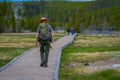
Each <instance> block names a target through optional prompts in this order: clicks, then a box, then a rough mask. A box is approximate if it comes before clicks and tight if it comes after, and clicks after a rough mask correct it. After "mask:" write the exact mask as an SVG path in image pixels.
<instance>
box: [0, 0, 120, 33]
mask: <svg viewBox="0 0 120 80" xmlns="http://www.w3.org/2000/svg"><path fill="white" fill-rule="evenodd" d="M23 4H24V10H25V12H24V14H21V10H20V9H19V10H18V14H19V15H22V17H23V18H22V19H21V20H19V22H20V25H19V27H18V28H19V31H18V32H20V30H21V29H25V30H31V31H36V28H37V26H38V23H39V18H40V17H41V16H46V17H48V18H49V23H50V24H51V25H52V27H55V26H61V27H64V28H65V29H67V28H70V27H74V28H75V30H76V31H77V32H80V29H81V31H82V29H99V28H102V29H105V30H109V29H111V28H112V29H114V30H120V26H119V22H120V19H119V17H120V15H119V13H120V0H109V1H108V0H96V1H91V2H70V1H39V2H36V1H34V2H24V3H23ZM0 6H1V7H0V32H8V31H9V30H7V29H10V26H11V25H12V29H13V32H16V26H15V25H16V23H15V17H14V14H13V9H12V8H11V7H9V6H11V3H7V2H3V3H0ZM11 16H12V17H11ZM5 17H6V18H5ZM91 26H92V27H91Z"/></svg>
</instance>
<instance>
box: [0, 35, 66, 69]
mask: <svg viewBox="0 0 120 80" xmlns="http://www.w3.org/2000/svg"><path fill="white" fill-rule="evenodd" d="M64 35H65V34H60V33H55V40H57V39H59V38H60V37H63V36H64ZM32 47H35V34H0V67H2V66H4V65H5V64H7V63H8V62H10V61H11V60H13V59H14V58H15V57H17V56H19V55H21V54H22V53H23V52H25V51H26V50H28V49H30V48H32Z"/></svg>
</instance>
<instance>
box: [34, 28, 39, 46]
mask: <svg viewBox="0 0 120 80" xmlns="http://www.w3.org/2000/svg"><path fill="white" fill-rule="evenodd" d="M39 29H40V27H39V26H38V29H37V32H36V40H35V45H36V46H37V45H38V36H39Z"/></svg>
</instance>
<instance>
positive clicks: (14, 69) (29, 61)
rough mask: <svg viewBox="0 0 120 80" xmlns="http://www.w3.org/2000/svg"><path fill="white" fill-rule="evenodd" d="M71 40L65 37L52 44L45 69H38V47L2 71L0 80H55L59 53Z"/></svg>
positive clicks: (70, 37)
mask: <svg viewBox="0 0 120 80" xmlns="http://www.w3.org/2000/svg"><path fill="white" fill-rule="evenodd" d="M73 39H74V36H65V37H63V38H61V39H59V40H57V41H56V42H54V43H53V44H52V49H51V50H50V54H49V61H48V67H47V68H45V67H40V54H39V47H37V48H34V49H31V50H29V51H28V52H26V53H25V54H24V55H23V56H22V57H20V58H19V59H17V60H15V61H14V60H13V61H12V63H11V64H10V65H8V66H7V67H5V68H4V69H2V70H1V71H0V80H57V77H58V75H57V71H58V69H59V59H60V51H61V49H62V48H63V47H64V46H66V45H67V44H69V43H71V42H72V41H73Z"/></svg>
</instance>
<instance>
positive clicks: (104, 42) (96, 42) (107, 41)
mask: <svg viewBox="0 0 120 80" xmlns="http://www.w3.org/2000/svg"><path fill="white" fill-rule="evenodd" d="M113 45H120V37H106V36H103V37H95V36H79V37H77V38H76V40H75V41H74V46H84V47H85V46H113Z"/></svg>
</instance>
